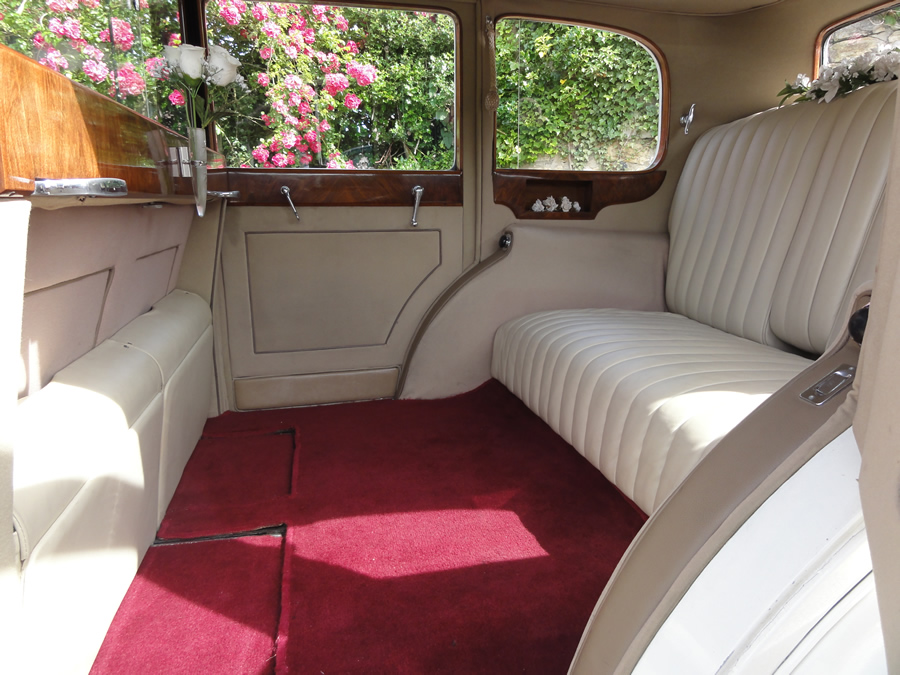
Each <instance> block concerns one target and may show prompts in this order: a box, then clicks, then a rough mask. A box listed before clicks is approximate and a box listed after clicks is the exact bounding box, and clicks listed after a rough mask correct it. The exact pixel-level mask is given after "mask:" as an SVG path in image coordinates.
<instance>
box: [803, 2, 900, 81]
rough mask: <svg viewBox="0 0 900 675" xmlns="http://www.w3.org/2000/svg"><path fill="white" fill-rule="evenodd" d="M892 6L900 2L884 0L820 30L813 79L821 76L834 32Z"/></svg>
mask: <svg viewBox="0 0 900 675" xmlns="http://www.w3.org/2000/svg"><path fill="white" fill-rule="evenodd" d="M892 7H897V9H900V2H897V0H890V2H882V3H881V4H878V5H875V6H874V7H870V8H869V9H864V10H863V11H861V12H856V13H855V14H851V15H850V16H846V17H844V18H843V19H839V20H838V21H835V22H834V23H831V24H829V25H827V26H825V28H823V29H822V30H820V31H819V35H818V36H817V37H816V49H815V53H814V54H813V69H812V72H813V79H815V78H817V77H819V74H820V73H821V72H822V67H823V66H822V59H823V58H824V57H825V41H826V40H827V39H828V38H829V37H831V35H832V33H836V32H837V31H839V30H840V29H841V28H844V27H845V26H849V25H850V24H853V23H856V22H857V21H862V20H863V19H866V18H868V17H870V16H873V15H875V14H878V13H880V12H883V11H885V10H887V9H891V8H892Z"/></svg>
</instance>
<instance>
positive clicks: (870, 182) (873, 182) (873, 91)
mask: <svg viewBox="0 0 900 675" xmlns="http://www.w3.org/2000/svg"><path fill="white" fill-rule="evenodd" d="M896 92H897V83H896V82H891V83H887V84H882V85H876V86H870V87H865V88H864V89H861V90H859V91H857V92H855V93H853V94H852V95H850V96H848V97H846V98H844V99H839V100H836V101H832V103H830V104H828V105H821V106H819V105H817V104H813V103H808V104H800V105H802V106H803V107H810V106H813V105H816V107H817V108H818V107H822V108H826V112H825V115H823V121H824V120H825V119H827V118H830V126H831V130H830V134H829V135H828V136H827V137H825V138H819V137H817V138H815V142H816V143H817V144H821V146H822V148H823V151H822V152H821V155H820V156H819V157H818V162H817V172H816V179H815V182H814V183H813V185H812V186H811V188H810V191H809V196H808V198H807V204H806V206H805V208H804V211H803V215H802V217H801V218H800V221H799V223H798V227H797V232H796V234H795V235H794V240H793V241H792V242H791V246H790V249H789V251H788V254H787V257H786V259H785V263H784V269H783V270H782V271H781V275H780V276H779V278H778V282H777V284H776V288H775V296H774V301H773V305H772V316H771V319H770V321H771V324H772V330H773V331H774V332H775V334H776V335H778V336H779V337H780V338H781V339H782V340H784V341H785V342H787V343H789V344H792V345H794V346H796V347H798V348H800V349H803V350H805V351H808V352H812V353H816V354H819V353H822V352H823V351H824V350H825V348H826V346H827V344H828V340H829V338H830V337H831V333H832V326H833V323H834V317H835V316H837V315H839V314H840V313H841V310H842V309H843V307H842V305H841V303H842V302H845V294H846V291H847V287H848V284H849V283H850V279H851V277H852V276H853V275H854V274H856V275H857V277H859V276H860V274H861V273H862V275H863V279H864V280H866V281H869V282H871V280H872V279H873V278H874V274H875V269H874V265H871V263H870V266H869V267H868V269H865V270H860V268H859V260H860V257H861V253H862V251H863V249H864V247H865V244H866V242H867V241H868V239H869V236H870V233H871V234H872V236H873V237H874V238H875V239H876V240H877V239H878V237H879V235H880V224H879V223H876V214H877V213H878V211H879V206H880V204H881V200H882V197H883V195H884V184H885V179H886V177H887V172H888V164H889V161H890V155H891V144H890V139H891V134H892V130H893V124H894V105H895V101H896V98H897V93H896ZM835 104H837V105H835ZM798 107H799V106H798ZM826 116H827V117H826Z"/></svg>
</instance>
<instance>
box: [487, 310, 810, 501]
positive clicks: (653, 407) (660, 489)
mask: <svg viewBox="0 0 900 675" xmlns="http://www.w3.org/2000/svg"><path fill="white" fill-rule="evenodd" d="M807 365H809V361H808V360H806V359H803V358H801V357H798V356H794V355H791V354H787V353H785V352H781V351H778V350H775V349H771V348H767V347H764V346H762V345H759V344H756V343H754V342H751V341H749V340H745V339H742V338H738V337H735V336H733V335H728V334H727V333H723V332H721V331H719V330H716V329H714V328H710V327H709V326H705V325H703V324H699V323H697V322H695V321H692V320H690V319H687V318H685V317H683V316H679V315H677V314H667V313H662V312H635V311H628V310H614V309H605V310H604V309H597V310H559V311H555V312H542V313H539V314H532V315H529V316H525V317H522V318H520V319H516V320H514V321H510V322H508V323H506V324H504V325H503V326H501V327H500V329H499V330H498V331H497V336H496V339H495V342H494V356H493V362H492V368H491V373H492V375H493V376H494V377H495V378H497V379H498V380H500V381H501V382H503V384H505V385H506V386H507V388H509V390H510V391H512V392H513V393H514V394H515V395H516V396H518V397H519V398H520V399H522V401H524V402H525V404H526V405H527V406H528V407H529V408H531V410H532V411H534V412H535V413H536V414H537V415H538V416H539V417H541V419H543V420H544V421H545V422H547V424H549V425H550V426H551V427H552V428H553V429H554V431H556V432H557V433H558V434H559V435H560V436H562V437H563V438H564V439H566V441H568V442H569V443H571V444H572V445H573V446H574V447H575V449H576V450H578V451H579V452H580V453H581V454H582V455H584V456H585V457H586V458H587V459H588V461H590V462H591V464H593V465H594V466H596V467H597V468H598V469H600V471H602V472H603V474H604V475H605V476H606V477H607V478H608V479H609V480H610V481H611V482H613V483H614V484H615V485H616V486H617V487H618V488H619V489H620V490H622V492H624V493H625V494H626V495H627V496H628V497H630V498H631V499H632V500H634V502H635V503H637V505H638V506H640V507H641V509H643V510H644V512H645V513H653V511H655V510H656V509H657V508H658V507H659V505H660V504H662V503H663V502H664V501H665V500H666V498H668V496H669V495H670V494H671V493H672V492H673V491H674V490H675V488H677V487H678V485H679V484H680V483H681V482H682V481H683V480H684V478H685V477H686V476H687V475H688V474H689V473H690V472H691V471H692V470H693V468H694V467H695V466H696V465H697V464H698V463H699V462H700V460H701V459H703V457H704V456H705V455H706V453H708V452H709V450H710V449H711V448H712V447H713V446H714V445H715V444H716V443H717V442H718V441H719V440H720V439H721V438H722V437H723V436H724V435H725V434H727V433H728V432H729V431H730V430H731V429H732V428H734V426H735V425H737V424H738V422H740V421H741V420H742V419H743V418H744V417H746V416H747V415H748V414H749V413H750V412H752V411H753V410H754V409H755V408H756V407H757V406H758V405H760V404H761V403H762V402H763V401H765V399H766V398H768V396H769V395H770V394H772V393H773V392H774V391H777V390H778V389H779V388H780V387H781V386H782V385H783V384H784V383H785V382H787V381H788V380H790V379H791V377H793V376H794V375H795V374H797V373H798V372H800V371H801V370H802V369H803V368H805V367H806V366H807Z"/></svg>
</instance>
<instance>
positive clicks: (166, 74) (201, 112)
mask: <svg viewBox="0 0 900 675" xmlns="http://www.w3.org/2000/svg"><path fill="white" fill-rule="evenodd" d="M165 56H166V64H165V66H163V67H162V70H161V72H160V73H159V75H158V76H159V77H160V79H165V80H169V81H170V82H171V83H172V85H173V86H174V87H175V89H174V91H173V92H172V93H171V94H169V100H170V101H171V102H172V103H174V104H175V105H184V106H185V107H186V110H187V119H188V126H191V127H193V126H200V127H202V128H205V127H207V126H209V124H210V123H211V122H213V121H215V120H217V119H220V118H222V117H224V116H226V115H230V114H232V113H233V111H231V110H228V109H227V108H226V107H224V106H220V107H216V106H214V105H213V103H212V101H211V100H210V99H211V98H212V93H213V90H212V88H213V87H220V88H232V87H236V88H238V89H239V90H240V95H241V96H242V95H244V94H246V93H248V92H249V89H248V87H247V84H246V83H245V82H244V78H243V77H242V76H241V75H239V74H238V68H239V67H240V65H241V63H240V61H238V60H237V59H236V58H234V57H233V56H232V55H231V54H229V53H228V50H226V49H224V48H222V47H219V46H217V45H210V47H209V56H208V57H207V55H206V50H205V49H203V47H197V46H194V45H186V44H183V45H178V46H177V47H166V48H165ZM204 85H206V88H207V90H206V91H207V96H205V97H204V95H203V93H204V89H203V86H204ZM238 98H239V97H238Z"/></svg>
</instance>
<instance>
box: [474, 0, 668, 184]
mask: <svg viewBox="0 0 900 675" xmlns="http://www.w3.org/2000/svg"><path fill="white" fill-rule="evenodd" d="M508 19H524V20H526V21H535V22H542V23H556V24H563V25H568V26H581V27H584V28H592V29H595V30H600V31H605V32H607V33H616V34H617V35H621V36H623V37H627V38H629V39H631V40H634V41H635V42H637V43H638V44H639V45H641V46H642V47H644V48H645V49H646V50H647V51H648V52H649V53H650V55H651V56H653V58H654V59H655V61H656V67H657V72H658V73H659V88H660V96H659V142H658V145H657V148H656V156H655V157H654V158H653V161H651V162H650V164H649V166H647V168H645V169H641V170H639V171H563V170H553V169H506V168H498V167H497V113H496V112H494V113H493V114H492V116H493V146H492V164H491V166H492V169H493V171H494V172H495V173H496V172H501V173H504V174H506V173H515V174H523V175H532V174H534V175H543V174H552V175H557V176H561V175H563V174H571V173H575V174H579V175H585V176H593V175H597V174H599V175H633V174H645V173H651V172H653V171H654V170H656V168H657V167H658V166H659V165H660V163H662V161H663V160H664V159H665V155H666V151H667V150H668V134H669V107H670V105H669V103H670V89H669V67H668V62H667V61H666V58H665V56H664V55H663V52H662V50H661V49H660V48H659V47H658V46H657V45H656V44H655V43H654V42H653V41H652V40H650V39H648V38H646V37H644V36H643V35H640V34H639V33H635V32H634V31H630V30H626V29H624V28H617V27H613V26H609V25H605V24H595V23H590V22H586V21H574V20H567V19H560V18H550V17H546V16H542V15H534V14H520V13H514V14H502V15H500V16H498V17H497V18H496V19H494V25H495V26H496V25H497V24H498V23H500V22H501V21H503V20H508ZM496 76H497V73H496V68H495V72H494V73H493V74H492V77H494V78H496Z"/></svg>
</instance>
